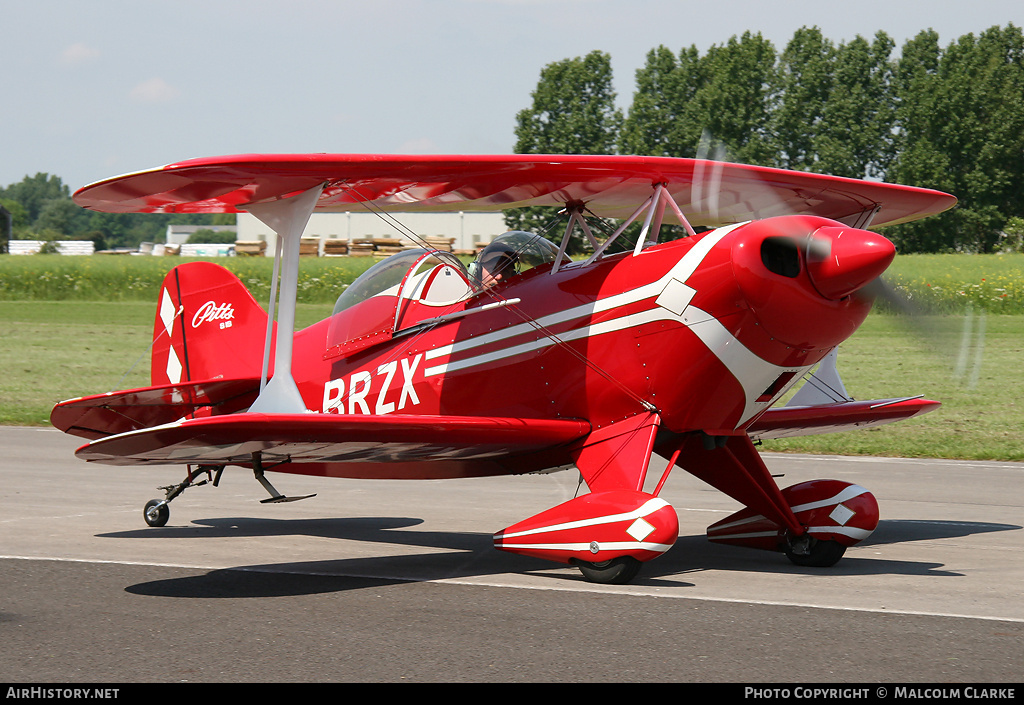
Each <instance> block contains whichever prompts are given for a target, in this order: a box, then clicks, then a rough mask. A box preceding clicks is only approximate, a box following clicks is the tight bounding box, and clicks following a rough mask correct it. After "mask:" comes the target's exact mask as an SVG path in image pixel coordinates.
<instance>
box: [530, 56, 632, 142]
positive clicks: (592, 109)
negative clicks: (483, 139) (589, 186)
mask: <svg viewBox="0 0 1024 705" xmlns="http://www.w3.org/2000/svg"><path fill="white" fill-rule="evenodd" d="M531 95H532V97H533V103H532V105H531V106H530V107H529V108H526V109H525V110H521V111H520V112H519V114H518V115H517V116H516V146H515V151H516V153H518V154H612V153H614V151H615V145H616V142H617V140H618V134H619V127H620V125H621V124H622V113H621V111H620V110H619V109H618V108H617V107H615V90H614V89H613V88H612V64H611V57H610V56H609V55H608V54H605V53H604V52H600V51H592V52H590V53H589V54H587V55H586V56H584V57H582V58H580V57H576V58H575V59H565V60H564V61H556V62H555V63H552V64H548V65H547V66H545V67H544V68H543V69H542V70H541V72H540V81H539V82H538V83H537V88H536V89H535V90H534V91H533V93H532V94H531Z"/></svg>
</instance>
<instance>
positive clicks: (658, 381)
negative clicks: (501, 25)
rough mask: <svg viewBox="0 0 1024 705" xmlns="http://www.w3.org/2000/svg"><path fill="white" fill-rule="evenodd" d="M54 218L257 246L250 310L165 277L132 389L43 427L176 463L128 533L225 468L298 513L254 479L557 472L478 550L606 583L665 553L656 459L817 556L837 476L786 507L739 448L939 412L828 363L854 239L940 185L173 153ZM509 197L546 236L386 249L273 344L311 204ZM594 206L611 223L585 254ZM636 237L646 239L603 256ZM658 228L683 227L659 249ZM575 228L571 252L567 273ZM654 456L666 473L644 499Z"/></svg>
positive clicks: (721, 535)
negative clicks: (148, 223)
mask: <svg viewBox="0 0 1024 705" xmlns="http://www.w3.org/2000/svg"><path fill="white" fill-rule="evenodd" d="M75 201H76V202H77V203H78V204H80V205H81V206H83V207H85V208H90V209H94V210H100V211H107V212H150V213H211V212H239V211H247V212H249V213H251V214H253V215H254V216H256V217H257V218H259V219H260V220H261V221H263V222H264V223H265V224H267V225H268V226H269V227H271V228H272V229H273V230H275V231H276V232H277V233H278V235H279V240H278V242H279V247H278V248H277V257H278V261H277V263H276V266H275V274H274V293H272V295H271V301H270V307H269V310H270V311H271V314H269V315H268V313H267V312H266V311H264V309H263V308H261V307H260V305H259V304H257V302H256V301H255V300H254V299H253V297H252V296H251V295H250V294H249V292H248V291H247V290H246V289H245V287H244V286H243V285H242V284H241V282H240V281H239V280H238V279H237V278H235V277H234V275H232V274H231V273H229V272H228V271H227V270H225V269H223V268H221V267H219V266H217V265H215V264H211V263H207V262H193V263H188V264H182V265H180V266H177V267H175V268H174V269H172V270H171V271H170V273H169V274H168V275H167V277H166V279H165V280H164V282H163V286H162V289H161V292H160V295H159V297H160V300H159V302H158V305H157V315H156V321H155V327H154V344H153V348H152V373H151V374H152V386H151V387H146V388H143V389H133V390H128V391H118V392H110V393H107V394H101V395H97V396H92V397H86V398H80V399H73V400H69V401H65V402H62V403H60V404H58V405H57V406H56V407H55V408H54V410H53V413H52V415H51V420H52V422H53V424H54V426H56V427H57V428H60V429H62V430H64V431H66V432H68V433H72V434H76V435H79V436H82V437H85V438H88V439H90V442H89V443H88V444H87V445H84V446H82V447H81V448H80V449H78V451H77V452H76V455H77V456H78V457H79V458H81V459H84V460H87V461H90V462H96V463H104V464H110V465H147V464H154V465H162V464H180V465H184V466H186V476H185V479H184V480H182V481H181V482H180V483H179V484H176V485H172V486H170V487H166V488H162V489H164V490H165V491H166V496H165V497H164V498H163V499H160V500H152V501H151V502H150V503H149V504H147V505H146V508H145V519H146V521H147V523H149V524H150V525H156V526H159V525H163V524H164V523H165V522H166V521H167V518H168V504H169V503H170V501H171V500H173V499H174V498H175V497H177V496H178V495H179V494H181V492H183V491H184V490H185V489H186V488H188V487H191V486H193V485H196V484H201V482H205V481H206V479H212V480H213V484H217V482H218V481H219V479H220V475H221V472H222V471H223V470H224V468H225V467H227V466H240V467H242V468H247V469H250V470H251V471H253V472H254V474H255V476H256V478H257V479H258V480H259V481H260V483H262V484H263V486H264V487H265V488H266V489H267V491H268V492H269V493H270V495H271V497H270V499H267V500H264V501H267V502H283V501H290V500H294V499H302V497H287V496H284V495H282V494H281V493H280V492H278V491H277V490H276V489H275V488H274V486H273V485H272V484H271V483H270V482H269V481H268V480H267V478H266V475H265V472H266V471H274V472H278V473H298V474H306V475H317V476H324V477H340V478H410V479H411V478H454V477H474V476H489V475H516V474H521V473H536V472H549V471H552V470H558V469H568V468H577V469H578V471H579V472H580V473H581V475H582V479H583V480H584V481H585V482H586V485H587V488H588V489H589V492H588V493H586V494H583V495H581V496H578V497H576V498H575V499H572V500H570V501H568V502H565V503H564V504H561V505H559V506H557V507H554V508H552V509H549V510H547V511H545V512H542V513H540V514H538V515H536V516H533V517H530V518H528V519H525V520H523V521H522V522H520V523H518V524H515V525H514V526H510V527H508V528H506V529H504V530H502V531H499V532H498V533H496V534H495V535H494V546H495V547H496V548H499V549H501V550H505V551H512V552H517V553H522V554H527V555H531V556H538V557H542V558H546V559H550V560H553V561H558V562H562V563H571V564H574V565H577V566H578V567H579V568H580V569H581V571H582V572H583V574H584V575H585V576H586V578H587V579H589V580H592V581H597V582H620V583H621V582H627V581H629V580H631V579H632V578H633V577H634V576H635V575H636V573H637V571H638V570H639V568H640V566H641V564H642V562H644V561H648V560H651V559H653V558H655V557H657V556H659V555H661V554H662V553H664V552H665V551H667V550H668V549H669V548H671V547H672V545H673V543H674V542H675V540H676V538H677V533H678V520H677V517H676V513H675V510H674V509H673V508H672V507H671V506H670V505H669V504H668V503H667V502H665V501H664V500H663V499H661V498H660V497H659V496H658V495H659V492H660V490H661V488H662V486H663V484H664V481H665V478H666V477H667V476H668V473H669V472H670V470H671V469H672V468H673V467H675V466H678V467H681V468H682V469H684V470H685V471H687V472H690V473H692V474H694V475H695V476H697V477H699V478H700V479H702V480H704V481H706V482H708V483H709V484H711V485H712V486H714V487H715V488H717V489H719V490H721V491H722V492H725V493H726V494H727V495H729V496H730V497H733V498H735V499H736V500H738V501H739V502H740V503H741V504H742V505H744V507H745V509H743V510H741V511H739V512H737V513H736V514H734V515H732V516H730V517H728V518H726V519H724V520H722V521H719V522H717V523H715V524H714V525H712V526H710V527H709V528H708V536H709V538H710V539H711V540H713V541H721V542H725V543H730V544H741V545H747V546H753V547H758V548H763V549H769V550H775V551H781V552H784V553H786V554H787V555H788V556H789V558H790V559H791V560H792V561H794V562H795V563H797V564H799V565H811V566H827V565H832V564H834V563H835V562H836V561H837V560H839V558H840V557H841V556H842V555H843V552H844V551H845V549H846V547H847V546H851V545H853V544H855V543H857V542H858V541H861V540H863V539H864V538H865V537H866V536H868V535H869V534H870V533H871V531H872V530H873V529H874V528H875V526H876V524H877V522H878V507H877V503H876V502H875V499H874V497H873V496H872V495H871V494H870V493H869V492H868V491H867V490H865V489H864V488H862V487H858V486H856V485H852V484H849V483H846V482H840V481H835V480H818V481H813V482H807V483H801V484H799V485H796V486H793V487H788V488H786V489H780V488H779V487H778V486H777V485H776V483H775V480H774V479H773V478H772V476H771V475H770V474H769V471H768V469H767V468H766V467H765V464H764V463H763V461H762V459H761V458H760V456H759V455H758V453H757V451H756V449H755V443H756V442H757V441H758V440H759V439H764V438H777V437H782V436H787V435H798V434H808V433H827V432H833V431H841V430H846V429H850V428H854V427H867V426H872V425H877V424H883V423H889V422H891V421H896V420H899V419H903V418H908V417H911V416H914V415H917V414H921V413H924V412H927V411H931V410H933V409H934V408H936V407H937V406H938V404H937V403H936V402H932V401H927V400H924V399H921V398H919V397H911V398H894V399H881V400H872V401H854V400H853V399H851V398H850V397H849V396H848V395H847V394H846V391H845V389H843V385H842V382H841V380H840V379H839V377H838V374H837V373H836V368H835V355H834V351H835V349H836V346H837V345H838V344H839V343H841V342H842V341H844V340H845V339H846V338H847V337H849V336H850V335H851V334H852V333H853V332H854V331H855V330H856V328H857V327H858V326H859V325H860V323H861V322H862V321H863V320H864V318H865V316H866V315H867V313H868V311H869V309H870V307H871V297H870V296H869V295H867V294H866V292H867V291H868V290H869V289H870V285H871V283H872V282H874V281H875V280H876V279H877V278H878V277H879V276H880V275H881V274H882V272H883V271H884V270H885V269H886V268H887V267H888V265H889V264H890V262H891V261H892V259H893V256H894V254H895V249H894V247H893V245H892V243H890V242H889V240H887V239H886V238H884V237H882V236H880V235H878V234H875V233H874V232H871V231H868V230H866V228H867V227H869V226H872V227H876V226H882V225H887V224H892V223H900V222H906V221H909V220H913V219H916V218H920V217H924V216H926V215H929V214H934V213H939V212H941V211H944V210H946V209H948V208H950V207H952V206H953V204H954V203H955V199H954V198H953V197H952V196H950V195H948V194H944V193H939V192H936V191H930V190H926V189H920V188H911V187H907V186H898V185H893V184H885V183H873V182H866V181H858V180H851V179H843V178H836V177H831V176H824V175H819V174H810V173H800V172H790V171H783V170H777V169H767V168H760V167H752V166H745V165H738V164H728V163H722V162H709V161H704V160H688V159H673V158H650V157H634V156H536V155H513V156H431V157H394V156H354V155H328V154H314V155H244V156H234V157H222V158H211V159H199V160H193V161H186V162H181V163H177V164H172V165H169V166H166V167H163V168H159V169H155V170H151V171H145V172H141V173H135V174H130V175H127V176H122V177H118V178H114V179H111V180H108V181H103V182H99V183H96V184H93V185H91V186H87V187H85V188H83V189H82V190H80V191H79V192H78V193H77V194H75ZM520 206H555V207H558V208H560V209H561V210H562V212H563V213H564V215H565V216H566V217H567V225H566V227H565V230H564V234H563V236H562V239H561V241H560V243H561V244H560V246H558V245H556V244H554V242H553V241H549V240H546V239H544V238H541V237H539V236H537V235H535V234H530V233H525V232H512V233H507V234H505V235H503V236H500V237H498V238H496V239H495V240H494V241H493V242H492V243H491V244H490V245H489V246H487V247H486V248H485V249H484V250H483V251H482V252H481V253H480V256H479V259H478V260H477V261H476V262H474V263H473V264H472V265H470V266H469V267H466V266H464V265H463V263H462V262H461V261H460V260H459V259H458V258H456V257H455V256H453V255H452V254H451V253H446V252H439V251H436V250H432V249H430V248H417V249H408V250H406V251H403V252H401V253H399V254H396V255H393V256H392V257H390V258H388V259H384V260H382V261H380V262H378V263H377V264H375V265H374V266H373V267H371V268H370V269H369V270H367V271H366V273H365V274H363V275H362V276H361V277H360V278H359V279H358V280H357V281H355V282H354V283H353V284H352V285H351V286H349V287H348V288H346V289H345V290H344V292H342V293H341V295H340V296H339V298H338V301H337V304H336V306H335V307H334V311H333V313H332V315H331V316H330V318H328V319H326V320H324V321H321V322H320V323H317V324H315V325H313V326H310V327H309V328H306V329H304V330H300V331H295V330H294V328H295V325H294V320H295V318H294V314H295V301H296V290H297V272H298V269H299V239H300V236H301V233H302V231H303V228H304V226H305V224H306V222H307V220H308V218H309V215H310V214H311V213H312V212H313V211H314V209H315V210H323V211H349V210H355V209H364V208H369V209H372V210H375V211H378V212H380V213H382V214H386V213H388V212H396V211H417V210H420V211H441V210H447V211H453V210H458V211H470V210H492V211H493V210H499V209H508V208H515V207H520ZM591 216H598V217H604V218H614V219H618V220H619V221H621V227H619V228H618V229H617V230H616V231H615V232H614V233H612V234H610V235H609V236H608V237H607V238H597V237H595V236H594V231H593V230H592V227H591V223H592V218H591ZM634 222H636V223H637V224H640V223H642V227H641V228H640V230H639V233H640V234H639V236H638V237H637V238H636V241H635V243H630V244H629V245H628V246H625V247H624V246H623V245H622V240H624V239H625V238H626V235H624V233H628V232H633V231H632V230H629V229H628V226H630V225H631V224H632V223H634ZM666 223H672V224H675V225H677V226H681V227H682V228H684V229H685V231H686V236H684V237H682V238H679V239H675V240H671V241H668V242H662V243H659V242H658V240H659V237H658V235H659V231H660V230H661V228H662V226H663V224H666ZM633 227H634V230H635V229H636V226H633ZM709 228H713V229H709ZM698 230H700V231H701V232H698ZM574 235H575V236H577V237H582V238H585V239H586V241H587V242H589V245H590V250H591V251H590V253H589V254H587V255H585V256H577V257H576V258H575V259H572V258H570V256H569V255H568V254H567V243H569V241H570V238H571V237H573V236H574ZM278 284H279V286H280V293H279V294H278V293H277V291H276V289H277V286H278ZM275 302H276V306H277V308H278V311H279V313H278V315H277V316H276V318H277V320H276V321H275V320H274V318H275V316H274V315H273V310H274V307H275ZM815 366H818V367H817V371H814V372H813V374H812V370H814V368H815ZM804 378H807V380H808V382H807V384H805V385H804V386H803V387H802V388H800V389H799V390H798V391H797V393H796V395H795V396H793V397H792V399H791V400H790V401H789V402H788V403H787V404H786V405H785V406H781V407H779V408H772V406H773V404H775V403H776V402H777V401H778V400H779V399H780V397H782V396H783V395H784V394H785V393H786V392H787V390H789V389H790V388H791V387H793V386H794V385H795V384H796V383H797V382H799V381H800V380H801V379H804ZM652 454H657V455H658V456H660V457H662V458H670V460H669V462H668V465H667V467H665V468H663V469H660V472H661V473H662V475H661V478H660V481H659V482H658V483H657V487H656V488H655V489H654V490H653V491H652V492H645V491H644V489H645V481H646V479H647V478H646V475H647V472H648V467H649V466H650V465H651V458H652ZM659 467H660V466H659ZM655 472H658V469H655ZM651 479H652V480H653V479H654V477H653V476H652V478H651Z"/></svg>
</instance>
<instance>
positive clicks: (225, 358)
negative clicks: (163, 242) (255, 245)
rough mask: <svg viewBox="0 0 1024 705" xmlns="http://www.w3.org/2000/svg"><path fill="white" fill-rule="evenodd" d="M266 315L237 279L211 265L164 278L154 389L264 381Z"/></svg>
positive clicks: (194, 265) (155, 338) (156, 328)
mask: <svg viewBox="0 0 1024 705" xmlns="http://www.w3.org/2000/svg"><path fill="white" fill-rule="evenodd" d="M266 330H267V313H266V311H264V310H263V308H262V307H261V306H260V305H259V304H258V303H256V300H255V299H254V298H253V297H252V294H250V293H249V290H248V289H246V288H245V286H244V285H243V284H242V282H241V281H239V280H238V277H236V276H235V275H234V274H232V273H231V272H229V271H228V270H226V269H225V268H224V267H221V266H220V265H217V264H213V263H211V262H189V263H187V264H182V265H179V266H177V267H175V268H174V269H172V270H171V271H170V272H168V273H167V276H166V277H164V282H163V285H162V286H161V287H160V300H159V301H158V302H157V310H156V321H155V323H154V325H153V350H152V367H151V373H150V375H151V378H152V384H154V385H159V384H178V383H180V382H188V381H196V380H206V379H215V378H226V379H233V378H240V377H259V376H260V375H261V373H262V367H263V339H264V337H265V335H266Z"/></svg>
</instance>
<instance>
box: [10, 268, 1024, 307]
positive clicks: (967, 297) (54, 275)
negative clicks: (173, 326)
mask: <svg viewBox="0 0 1024 705" xmlns="http://www.w3.org/2000/svg"><path fill="white" fill-rule="evenodd" d="M183 261H185V260H184V259H182V258H180V257H130V256H95V255H94V256H91V257H62V256H60V255H33V256H19V257H0V301H32V300H35V301H146V302H149V301H156V297H157V294H158V293H159V287H160V282H161V281H163V278H164V275H165V274H166V273H167V271H168V270H169V269H170V268H171V267H173V266H175V265H176V264H181V263H182V262H183ZM375 261H376V260H375V259H373V258H371V257H325V258H312V257H311V258H303V259H302V262H301V265H300V267H299V292H298V293H299V301H300V302H302V303H333V302H334V300H335V299H337V297H338V295H339V294H340V293H341V291H342V290H343V289H344V288H345V286H347V285H348V284H351V283H352V281H353V280H354V279H355V278H356V277H357V276H359V275H360V274H361V273H362V272H363V271H365V270H366V268H367V267H369V266H370V265H371V264H373V263H374V262H375ZM217 263H218V264H220V265H222V266H224V267H227V268H228V269H230V270H231V271H232V272H234V273H235V274H236V275H238V277H239V278H240V279H241V280H242V282H243V283H244V284H245V285H246V286H247V287H249V290H250V291H252V293H253V296H255V297H256V299H257V300H258V301H266V300H267V299H268V298H269V295H270V276H271V273H272V271H273V264H274V263H273V260H272V259H270V258H267V257H224V258H220V259H218V260H217ZM886 276H887V279H888V280H889V281H891V282H892V283H893V284H894V285H895V286H896V287H897V289H899V290H900V291H902V292H903V293H904V294H906V295H907V296H908V297H910V298H911V300H913V301H914V302H916V303H918V304H921V305H922V307H925V308H927V309H929V310H931V311H933V312H936V313H960V312H962V311H964V309H965V308H966V306H967V305H968V304H970V305H971V307H972V308H973V309H974V310H975V311H987V312H988V313H998V314H1024V254H1005V255H956V254H954V255H901V256H899V257H897V258H896V261H895V262H893V265H892V267H890V269H889V272H888V273H887V275H886Z"/></svg>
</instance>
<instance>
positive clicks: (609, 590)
mask: <svg viewBox="0 0 1024 705" xmlns="http://www.w3.org/2000/svg"><path fill="white" fill-rule="evenodd" d="M0 560H26V561H53V562H58V563H90V564H98V565H126V566H147V567H153V568H180V569H184V570H235V571H239V572H249V573H275V574H279V575H308V576H315V577H327V578H359V579H367V580H393V581H396V582H403V583H437V584H447V585H466V586H472V587H494V588H513V589H520V590H548V591H555V592H588V593H600V594H604V595H608V594H618V595H624V596H633V597H658V598H663V599H665V598H668V599H681V600H695V601H699V602H722V603H731V604H740V605H766V606H769V607H803V608H806V609H822V610H837V611H843V612H868V613H873V614H898V615H907V616H914V617H944V618H953V619H976V620H981V621H987V622H1014V623H1024V618H1017V617H989V616H984V615H976V614H958V613H955V612H926V611H919V610H889V609H883V608H870V607H841V606H836V605H819V604H814V603H811V602H795V601H794V602H783V601H779V600H749V599H743V600H741V599H736V598H725V597H708V596H706V595H679V594H672V593H665V592H662V591H661V590H659V589H657V588H655V589H650V588H643V587H637V586H632V585H622V586H608V585H601V586H597V585H591V584H589V583H577V584H573V585H557V586H552V585H545V586H537V585H515V584H512V583H503V582H497V581H491V580H471V579H467V578H437V579H427V580H423V579H416V578H408V577H399V576H390V575H380V574H375V575H371V574H363V575H360V574H356V573H345V574H340V573H325V572H318V571H288V570H270V569H267V568H221V567H216V566H204V565H185V564H178V563H156V562H148V561H111V560H96V559H87V558H60V557H48V556H10V555H0ZM613 588H617V589H613Z"/></svg>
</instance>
